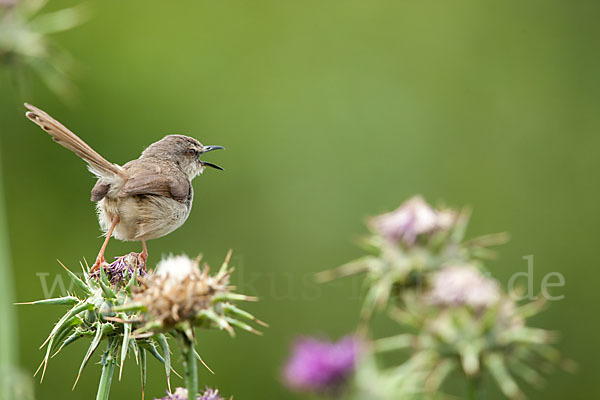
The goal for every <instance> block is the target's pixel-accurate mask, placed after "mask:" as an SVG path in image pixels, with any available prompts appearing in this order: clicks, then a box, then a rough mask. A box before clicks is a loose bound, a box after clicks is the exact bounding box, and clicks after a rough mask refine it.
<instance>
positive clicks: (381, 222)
mask: <svg viewBox="0 0 600 400" xmlns="http://www.w3.org/2000/svg"><path fill="white" fill-rule="evenodd" d="M455 218H456V215H455V213H454V211H452V210H436V209H434V208H433V207H431V206H430V205H429V204H427V202H426V201H425V200H424V199H423V198H422V197H421V196H415V197H413V198H411V199H408V200H406V201H405V202H404V203H402V204H401V205H400V207H398V208H397V209H395V210H394V211H391V212H388V213H386V214H382V215H379V216H376V217H374V218H371V221H370V223H371V226H372V227H373V229H374V230H375V231H376V232H377V233H379V234H380V235H381V236H383V237H384V238H386V239H388V240H389V241H391V242H394V243H396V242H399V241H402V242H404V243H405V244H406V245H408V246H412V245H413V244H414V243H415V241H416V240H417V237H418V236H419V235H422V234H432V233H434V232H436V231H438V230H447V229H449V228H450V227H451V226H452V224H453V223H454V220H455Z"/></svg>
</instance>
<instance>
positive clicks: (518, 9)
mask: <svg viewBox="0 0 600 400" xmlns="http://www.w3.org/2000/svg"><path fill="white" fill-rule="evenodd" d="M77 4H78V2H77V1H72V0H55V1H53V2H51V3H50V4H48V5H47V6H46V7H45V8H44V11H53V10H58V9H62V8H65V7H70V6H74V5H77ZM88 5H89V6H91V8H90V12H89V20H88V21H87V22H85V23H84V24H82V25H81V26H78V27H75V28H74V29H72V30H69V31H65V32H59V33H56V34H53V35H52V40H53V41H54V43H55V44H56V45H58V46H60V47H61V48H62V49H64V50H66V51H68V52H69V53H70V54H71V56H72V57H73V59H74V60H75V61H76V66H75V69H74V71H75V73H74V74H71V79H72V81H73V83H74V86H75V87H76V88H77V90H76V92H73V95H72V96H71V97H68V98H65V97H64V96H57V94H56V93H54V92H52V91H50V90H49V89H48V88H47V85H46V84H45V83H44V82H43V81H42V80H41V79H40V78H39V75H37V74H29V73H25V78H24V79H22V80H23V81H25V82H27V84H26V85H23V84H22V82H21V83H18V84H15V79H14V75H13V73H12V72H11V71H9V69H8V68H6V65H2V66H0V70H1V74H0V134H1V135H0V136H1V146H2V149H1V153H0V156H1V159H2V171H3V174H4V176H3V181H4V182H3V184H4V197H5V199H4V203H5V208H6V213H5V214H6V219H5V221H4V222H6V223H7V224H8V237H9V241H10V247H9V248H10V255H11V258H12V275H13V279H14V287H12V285H7V286H8V289H6V290H10V289H11V288H12V289H13V291H14V300H16V301H28V300H34V299H38V298H42V297H44V292H45V290H46V291H47V290H51V289H52V284H53V282H55V279H56V277H57V276H59V275H60V270H61V268H60V266H59V265H58V263H57V262H56V259H57V258H58V259H60V260H61V261H62V262H63V263H64V264H65V265H67V266H69V267H72V268H73V269H75V270H76V269H77V268H78V263H79V261H80V260H81V259H82V258H83V257H85V258H86V259H88V260H92V259H93V258H94V257H95V255H96V254H97V251H98V249H99V247H100V245H101V242H102V239H101V238H100V231H99V228H98V223H97V220H96V217H95V213H94V204H93V203H91V202H90V201H89V191H90V189H91V187H92V186H93V184H94V178H93V177H92V175H91V174H90V173H89V172H88V171H87V170H86V168H85V166H84V163H83V162H82V161H80V160H79V159H78V158H77V157H75V156H74V155H73V154H71V153H69V152H68V151H67V150H65V149H63V148H61V147H60V146H58V145H56V144H55V143H53V142H52V141H51V140H50V138H49V137H48V136H47V135H46V134H45V133H44V132H42V131H41V130H40V129H39V128H38V127H37V126H35V125H34V124H32V123H31V122H29V121H28V120H27V119H26V118H25V117H24V108H23V106H22V103H23V101H28V102H31V103H33V104H35V105H37V106H39V107H41V108H43V109H45V110H46V111H48V112H49V113H50V114H51V115H53V116H54V117H55V118H57V119H58V120H60V121H61V122H63V123H64V124H65V125H67V126H68V127H69V128H70V129H72V130H73V131H74V132H76V133H77V134H78V135H80V136H81V137H82V138H83V139H84V140H85V141H87V142H88V143H89V144H90V145H91V146H92V147H94V148H95V149H96V150H97V151H98V152H99V153H101V154H102V155H103V156H104V157H106V158H107V159H108V160H110V161H113V162H116V163H125V162H126V161H128V160H130V159H132V158H137V156H138V155H139V153H140V152H141V151H142V150H143V149H144V147H145V146H147V145H148V144H150V143H152V142H154V141H156V140H158V139H160V138H161V137H162V136H164V135H165V134H168V133H183V134H187V135H190V136H194V137H196V138H198V139H199V140H200V141H201V142H202V143H205V144H218V145H223V146H226V147H227V151H225V152H215V153H211V154H210V155H209V156H207V157H206V159H207V160H210V161H213V162H215V163H218V164H219V165H222V166H224V167H225V171H224V172H219V171H215V170H209V171H207V172H206V173H205V174H204V175H203V176H202V177H200V178H197V179H196V180H195V181H194V187H195V190H196V198H195V202H194V208H193V210H192V214H191V216H190V218H189V220H188V221H187V223H186V224H185V225H184V226H183V227H181V228H180V229H178V230H177V231H175V232H174V233H172V234H170V235H168V236H166V237H164V238H161V239H157V240H153V241H150V242H149V251H150V263H151V264H155V263H156V262H158V261H159V260H160V258H161V256H162V255H165V254H168V253H182V252H185V253H187V254H190V255H195V254H197V253H200V252H202V253H204V254H205V258H206V260H208V261H209V262H210V263H211V264H213V265H217V264H218V263H219V262H220V261H221V260H222V259H223V257H224V256H225V253H226V251H227V250H228V249H229V248H233V249H234V251H235V253H234V254H235V255H234V260H235V262H236V264H237V265H238V269H237V271H236V272H235V274H234V277H233V279H234V281H235V283H236V284H237V285H238V286H239V287H240V291H241V292H245V293H247V294H251V295H258V296H260V298H261V300H260V302H259V303H256V304H252V305H250V306H249V307H248V310H249V311H252V312H253V313H255V315H258V316H259V317H260V318H261V319H263V320H265V321H268V322H269V323H270V324H271V327H270V328H269V329H267V330H266V331H265V335H264V337H256V336H253V335H246V334H242V333H240V334H239V335H238V337H237V338H235V339H231V338H229V337H227V335H225V334H223V333H222V332H207V333H205V334H202V335H200V337H199V344H198V348H199V351H200V353H201V354H202V355H203V357H204V359H205V360H206V361H207V363H208V364H209V365H210V366H211V367H212V369H213V370H214V371H215V372H216V374H215V375H214V376H213V375H211V374H210V373H209V372H208V371H206V370H202V371H201V372H200V374H201V375H200V381H201V383H202V384H206V385H210V386H216V387H218V388H220V390H221V391H222V392H223V393H224V394H232V395H235V397H236V398H239V399H259V398H268V399H275V398H299V397H295V395H294V394H291V393H289V392H288V391H287V390H286V389H285V388H283V386H282V385H281V378H280V376H281V372H280V367H281V365H282V363H283V361H284V360H285V358H286V357H287V356H288V354H289V350H288V349H289V345H290V343H291V342H292V340H293V339H294V338H295V337H296V336H297V335H302V334H310V335H315V334H316V335H323V336H328V337H331V338H338V337H340V336H342V335H344V334H347V333H349V332H351V331H352V330H353V329H354V328H355V326H356V323H357V320H358V310H359V304H360V293H361V279H360V278H356V279H355V278H350V279H347V280H342V281H338V282H334V283H331V284H326V285H317V284H315V283H314V282H313V274H314V273H315V272H318V271H321V270H324V269H328V268H332V267H335V266H337V265H340V264H342V263H344V262H346V261H349V260H351V259H354V258H356V257H357V256H359V255H361V254H362V251H361V250H360V249H359V248H358V247H356V245H355V243H354V242H355V241H356V239H357V238H360V237H361V235H363V234H364V233H365V232H366V228H365V227H364V221H365V219H366V218H367V217H368V216H370V215H374V214H377V213H380V212H383V211H387V210H390V209H392V208H395V207H396V206H398V205H399V204H400V203H401V202H402V201H403V200H405V199H407V198H408V197H410V196H412V195H414V194H419V193H420V194H423V195H424V196H425V198H426V199H427V200H428V201H430V202H433V203H436V202H437V201H443V202H445V203H446V204H448V205H452V206H458V207H460V206H462V205H469V206H471V207H472V208H473V217H472V222H471V225H470V235H472V236H474V235H479V234H484V233H491V232H499V231H508V232H510V233H511V237H512V239H511V241H510V243H509V244H507V245H505V246H503V247H502V248H500V249H499V258H498V260H496V261H494V262H492V263H491V264H490V265H489V267H490V269H491V271H492V272H493V275H494V276H495V277H497V278H498V279H500V281H501V282H503V283H505V284H506V283H507V282H508V279H509V278H510V276H511V275H512V274H514V273H515V272H519V271H526V269H527V262H526V260H524V259H523V257H524V256H528V255H533V256H534V276H533V288H534V291H535V292H536V293H537V292H539V291H540V285H541V282H542V279H543V278H544V276H545V275H546V274H547V273H549V272H555V271H556V272H560V273H561V274H563V275H564V277H565V281H566V283H565V286H564V287H562V288H553V289H554V290H552V294H554V295H564V299H562V300H560V301H554V302H551V304H550V308H549V309H548V310H547V311H546V312H545V313H543V314H542V315H540V316H539V317H536V318H535V319H534V321H533V325H537V326H539V327H544V328H548V329H552V330H556V331H559V332H560V335H561V341H560V343H559V345H558V347H559V349H560V350H561V352H562V353H563V354H564V355H565V356H567V357H569V358H572V359H574V360H576V361H577V362H578V364H579V371H578V372H577V373H576V374H573V375H571V374H567V373H564V372H556V373H554V374H553V375H551V376H550V379H549V380H548V384H547V385H546V387H545V388H544V389H542V390H540V391H535V390H532V389H526V391H527V394H528V395H529V396H530V397H531V398H532V399H564V398H567V397H570V398H582V399H583V398H586V399H587V398H594V397H595V396H598V395H599V394H600V390H599V389H598V384H597V379H596V378H597V368H599V367H600V363H599V362H598V350H600V349H599V348H598V345H597V336H598V329H600V322H598V319H597V318H596V317H597V312H598V309H597V304H598V289H597V285H598V284H599V282H600V270H599V269H598V261H597V253H598V239H599V237H600V228H599V226H600V218H599V213H598V210H597V206H598V200H599V199H598V195H599V194H600V193H599V188H598V177H599V172H600V170H599V167H600V157H599V156H598V151H599V146H600V136H599V135H598V129H599V128H600V117H599V115H600V114H598V112H597V107H598V101H599V97H598V96H599V95H600V78H599V73H598V71H600V56H599V55H598V54H600V52H599V50H600V48H599V43H600V42H598V37H599V35H600V25H599V24H598V19H599V17H600V3H597V2H593V1H585V0H581V1H570V2H565V1H554V0H550V1H549V0H530V1H526V2H524V1H517V0H514V1H513V0H505V1H502V2H489V1H487V2H486V1H480V0H479V1H478V0H458V1H452V2H450V1H427V2H423V1H416V0H411V1H380V0H370V1H364V0H363V1H361V0H349V1H344V2H341V1H315V0H305V1H262V0H255V1H252V2H245V1H244V2H243V1H220V2H206V1H178V2H158V1H150V2H149V1H141V0H130V1H127V2H124V1H115V0H110V1H103V2H96V1H91V2H88ZM17 82H19V81H18V80H17ZM3 218H4V217H3ZM139 247H140V246H139V245H138V244H136V243H120V242H117V241H116V240H115V241H111V243H110V245H109V248H108V253H107V258H108V257H112V256H117V255H121V254H124V253H127V252H130V251H139V250H140V249H139ZM2 251H3V254H2V256H3V258H6V256H8V252H7V249H4V250H2ZM5 282H8V281H6V280H5ZM522 283H523V284H525V281H522ZM44 285H46V286H45V287H46V289H44ZM54 290H55V291H54V295H59V294H60V290H61V289H60V286H56V287H55V289H54ZM13 311H14V310H13ZM15 312H16V320H17V327H18V333H17V337H18V352H17V353H18V359H19V361H18V362H19V365H20V367H21V368H22V369H23V370H24V371H25V373H26V374H28V375H30V374H32V373H33V371H35V369H36V368H37V366H38V364H39V362H40V361H41V358H42V356H43V355H42V352H41V351H40V350H38V346H39V345H40V344H41V343H42V341H43V340H44V339H45V337H46V335H47V334H48V332H49V330H50V329H51V326H52V325H53V324H54V323H55V321H56V320H57V319H58V318H59V316H60V315H62V313H63V312H64V309H62V308H61V307H58V308H44V307H42V306H37V307H23V306H21V307H19V308H17V309H16V311H15ZM375 323H376V331H377V332H378V334H379V335H380V336H384V335H388V334H391V333H394V332H396V331H397V326H396V325H395V324H394V323H392V322H390V321H389V320H388V319H387V318H386V317H385V316H379V317H378V318H376V321H375ZM0 324H3V325H4V322H2V323H0ZM4 335H6V334H4ZM5 337H6V336H5ZM86 346H87V344H86V343H77V344H75V345H73V346H71V347H70V348H68V349H66V350H65V351H64V352H62V353H61V354H60V356H58V357H56V358H54V359H52V360H51V362H50V365H49V368H48V372H47V374H46V379H45V381H44V383H43V384H42V385H39V384H38V383H37V382H36V383H35V384H34V385H35V391H36V398H38V399H47V398H54V397H58V396H60V398H62V399H65V400H67V399H81V398H90V397H92V396H93V395H94V393H95V389H96V387H97V380H98V378H99V373H100V369H99V367H98V366H97V365H93V364H90V365H89V366H88V367H87V368H86V371H85V372H84V374H83V376H82V378H81V381H80V382H79V386H78V387H77V389H76V390H75V391H74V392H71V390H70V389H71V386H72V384H73V381H74V379H75V377H76V374H77V368H78V366H79V363H80V361H81V357H82V354H83V352H84V349H85V348H86ZM95 361H97V359H96V360H95ZM149 366H150V371H149V377H150V378H149V381H148V388H147V391H146V398H154V397H158V396H161V395H163V394H164V392H165V390H166V384H165V382H164V373H163V372H162V366H161V365H159V364H158V363H157V362H154V361H153V360H149ZM174 383H176V384H177V383H179V384H180V383H181V382H179V381H178V379H177V378H175V381H174ZM139 386H140V385H139V375H138V370H137V367H136V366H135V363H134V362H133V360H131V361H130V362H129V363H128V365H126V368H125V373H124V378H123V381H122V382H115V383H114V384H113V388H112V397H111V398H114V399H134V398H139V397H140V395H139V393H140V387H139ZM489 398H500V397H499V394H498V393H496V389H494V388H493V387H492V386H490V388H489Z"/></svg>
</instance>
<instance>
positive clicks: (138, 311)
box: [21, 252, 266, 399]
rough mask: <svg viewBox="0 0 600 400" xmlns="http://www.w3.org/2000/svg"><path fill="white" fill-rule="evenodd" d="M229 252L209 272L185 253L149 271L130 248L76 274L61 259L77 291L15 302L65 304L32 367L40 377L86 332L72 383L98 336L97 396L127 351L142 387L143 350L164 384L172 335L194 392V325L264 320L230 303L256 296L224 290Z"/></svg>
mask: <svg viewBox="0 0 600 400" xmlns="http://www.w3.org/2000/svg"><path fill="white" fill-rule="evenodd" d="M230 257H231V252H229V253H228V255H227V257H226V259H225V262H224V263H223V265H222V266H221V269H220V270H219V272H218V273H217V274H216V275H215V276H211V275H209V268H208V266H206V265H205V267H204V269H203V271H202V272H201V271H200V269H199V267H198V263H199V260H196V261H192V260H190V259H189V258H188V257H186V256H179V257H169V258H167V259H166V260H163V261H161V263H159V267H158V270H157V272H156V273H147V272H146V269H145V265H144V264H142V263H140V262H139V260H140V259H139V257H138V255H137V254H136V253H131V254H128V255H125V256H122V257H119V258H117V260H116V261H115V262H113V263H112V264H107V263H105V264H103V265H102V267H101V268H99V269H98V270H96V271H93V272H92V271H90V269H89V268H88V267H84V266H83V264H82V269H83V279H82V278H80V277H79V276H77V275H76V274H74V273H73V272H71V271H70V270H69V269H67V268H66V267H65V266H64V265H63V267H64V268H65V270H66V271H67V273H68V274H69V276H70V278H71V279H73V281H74V283H75V286H76V287H77V289H78V290H79V291H80V292H81V293H82V296H81V297H77V296H75V295H71V294H69V295H67V296H64V297H61V298H54V299H45V300H39V301H34V302H30V303H21V304H55V305H68V306H71V308H70V309H69V311H67V313H66V314H65V315H63V317H62V318H61V319H60V320H59V321H58V322H57V323H56V325H55V326H54V328H53V329H52V331H51V332H50V335H49V336H48V338H47V339H46V341H45V342H44V343H43V345H42V347H44V346H46V354H45V356H44V359H43V361H42V363H41V365H40V368H38V372H39V371H40V370H41V371H42V380H43V378H44V375H45V372H46V367H47V365H48V361H49V359H50V358H51V357H53V356H55V355H56V354H58V353H59V352H60V351H61V350H62V349H63V348H65V347H66V346H68V345H69V344H71V343H73V342H75V341H77V340H79V339H81V338H83V337H89V338H91V344H90V346H89V348H88V350H87V352H86V354H85V356H84V358H83V361H82V363H81V366H80V368H79V373H78V375H77V379H76V381H75V385H76V384H77V381H78V380H79V377H80V375H81V372H82V371H83V369H84V367H85V366H86V364H87V363H88V361H89V360H90V359H91V357H92V356H93V354H94V353H95V352H96V350H97V349H98V348H99V346H100V343H101V342H102V341H106V350H105V351H104V353H103V355H102V358H101V365H102V375H101V378H100V384H99V388H98V395H97V399H108V395H109V391H110V382H111V379H112V375H113V372H114V368H115V366H116V365H119V378H121V374H122V370H123V365H124V362H125V359H126V358H127V356H128V354H129V353H130V352H132V353H133V354H134V356H135V360H136V362H137V363H138V364H139V365H140V373H141V380H142V391H143V389H144V386H145V381H146V356H147V354H148V353H149V354H150V355H152V356H154V357H155V358H156V359H158V360H159V361H160V362H161V363H163V364H164V366H165V372H166V376H167V385H168V388H169V391H170V388H171V386H170V373H171V371H173V372H174V370H173V369H172V367H171V350H170V346H169V343H168V340H167V335H171V336H173V337H175V338H176V339H179V340H180V341H179V344H180V345H181V349H182V352H183V353H184V356H185V358H184V370H185V379H186V382H189V383H190V384H189V385H188V390H189V392H190V393H191V392H192V391H193V393H194V394H193V395H191V397H192V398H194V397H195V394H196V393H197V367H196V359H200V356H199V355H198V353H197V352H196V351H195V349H194V327H202V328H214V327H217V328H220V329H226V330H227V331H228V332H229V333H230V334H233V328H232V326H235V327H239V328H242V329H244V330H247V331H250V332H253V333H259V332H258V331H256V330H255V329H254V328H252V327H251V326H250V325H248V324H246V323H244V322H242V321H240V320H239V319H238V318H245V319H248V320H250V321H254V322H257V323H259V324H261V325H264V326H266V324H265V323H264V322H262V321H259V320H257V319H256V318H254V316H252V315H251V314H250V313H248V312H246V311H243V310H241V309H239V308H238V307H236V306H235V305H234V304H232V302H233V301H237V300H256V299H255V298H252V297H248V296H243V295H240V294H236V293H233V292H231V289H232V288H231V287H230V286H229V285H228V284H229V277H230V275H231V272H232V271H233V268H230V267H229V260H230ZM61 265H62V264H61ZM165 266H170V268H166V267H165ZM200 361H202V360H201V359H200ZM36 374H37V372H36ZM75 385H74V386H73V387H75ZM190 385H191V386H190ZM194 388H195V390H194Z"/></svg>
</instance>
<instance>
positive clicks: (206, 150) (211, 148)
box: [202, 146, 225, 154]
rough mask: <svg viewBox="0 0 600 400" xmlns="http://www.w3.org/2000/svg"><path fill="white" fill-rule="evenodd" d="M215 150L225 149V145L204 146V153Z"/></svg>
mask: <svg viewBox="0 0 600 400" xmlns="http://www.w3.org/2000/svg"><path fill="white" fill-rule="evenodd" d="M213 150H225V147H223V146H204V147H203V148H202V154H204V153H208V152H209V151H213Z"/></svg>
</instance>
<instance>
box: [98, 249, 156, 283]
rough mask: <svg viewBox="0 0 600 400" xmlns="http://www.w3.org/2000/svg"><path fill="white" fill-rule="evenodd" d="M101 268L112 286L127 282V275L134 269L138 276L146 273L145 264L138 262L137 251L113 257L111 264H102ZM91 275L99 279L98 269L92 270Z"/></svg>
mask: <svg viewBox="0 0 600 400" xmlns="http://www.w3.org/2000/svg"><path fill="white" fill-rule="evenodd" d="M102 268H104V272H105V273H106V276H107V278H108V280H109V281H110V283H111V284H112V285H113V286H115V285H117V284H118V283H121V284H123V285H125V284H127V281H128V280H129V277H130V276H131V275H132V274H133V272H134V271H137V275H138V276H140V277H142V276H146V275H147V272H146V265H144V264H143V263H141V262H140V259H139V255H138V253H133V252H132V253H129V254H126V255H124V256H121V257H115V261H113V262H112V263H111V264H103V265H102ZM92 277H93V278H96V279H100V270H99V269H98V270H96V271H94V272H93V273H92Z"/></svg>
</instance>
